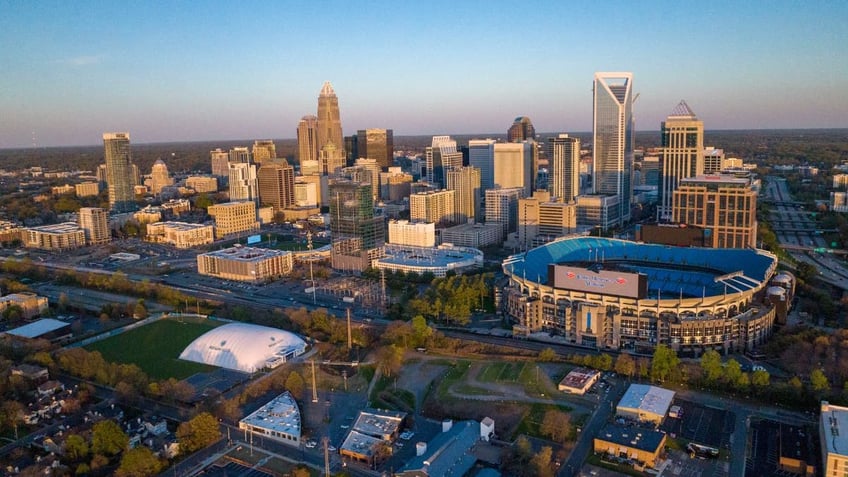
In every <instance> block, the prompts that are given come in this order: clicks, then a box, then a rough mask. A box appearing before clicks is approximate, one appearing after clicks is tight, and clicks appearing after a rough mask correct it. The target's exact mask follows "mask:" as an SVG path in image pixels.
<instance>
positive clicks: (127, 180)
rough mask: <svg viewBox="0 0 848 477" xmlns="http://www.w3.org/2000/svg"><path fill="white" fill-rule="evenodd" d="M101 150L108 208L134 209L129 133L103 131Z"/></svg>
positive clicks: (117, 210) (121, 210)
mask: <svg viewBox="0 0 848 477" xmlns="http://www.w3.org/2000/svg"><path fill="white" fill-rule="evenodd" d="M103 150H104V155H105V158H106V185H107V188H108V190H109V208H110V210H111V211H112V212H118V213H120V212H132V211H134V210H136V203H135V193H134V191H133V187H134V186H135V178H134V174H133V164H132V155H131V154H130V133H128V132H117V133H103Z"/></svg>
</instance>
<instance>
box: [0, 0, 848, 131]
mask: <svg viewBox="0 0 848 477" xmlns="http://www.w3.org/2000/svg"><path fill="white" fill-rule="evenodd" d="M508 7H509V4H506V3H493V4H489V3H486V4H478V3H467V4H453V3H451V4H448V3H443V4H440V3H438V2H437V3H436V4H433V5H431V4H427V5H422V6H419V5H414V4H408V5H407V4H404V5H395V4H389V3H379V2H378V3H372V4H368V5H358V4H346V3H342V2H331V5H326V4H321V5H311V4H280V5H278V4H265V3H261V2H260V3H257V4H254V5H251V8H245V7H242V6H235V5H227V4H224V3H221V4H210V5H208V8H204V9H203V11H200V10H197V9H195V8H193V6H191V5H177V6H174V5H167V6H166V5H165V4H143V5H109V4H107V5H102V4H87V3H73V4H63V3H56V4H29V3H23V4H12V3H7V4H6V7H5V8H4V15H3V17H2V18H0V27H2V28H0V44H2V45H6V46H8V47H7V48H0V59H2V62H3V64H4V67H5V71H4V74H3V75H0V111H3V113H4V114H2V115H0V148H9V147H31V146H32V145H33V144H36V145H38V146H58V145H89V144H96V143H97V140H98V138H99V137H100V135H101V134H102V132H103V131H116V130H125V131H131V132H132V133H133V136H134V138H137V139H136V141H135V142H136V143H151V142H169V141H203V140H216V139H237V138H294V137H295V135H296V129H297V125H298V121H299V120H300V118H301V117H303V116H304V115H309V114H314V109H315V102H316V100H317V94H316V93H317V92H318V91H319V90H320V86H321V85H322V84H323V82H324V81H331V82H332V84H333V87H334V89H335V90H336V93H337V95H338V97H339V103H340V109H341V115H342V117H341V122H342V124H344V125H345V129H346V130H347V131H349V132H350V131H357V130H360V129H369V128H375V127H382V128H391V129H394V132H395V135H397V136H404V135H439V134H457V135H459V134H474V133H484V132H486V131H488V132H501V131H503V132H505V131H506V130H507V129H508V127H509V126H510V123H511V122H512V120H513V119H514V118H516V117H519V116H528V117H529V118H531V119H532V121H533V123H534V125H535V126H536V129H537V130H538V131H542V132H545V131H547V132H586V131H591V122H592V99H591V88H592V84H591V80H592V75H593V73H595V72H597V71H632V72H633V74H634V79H635V81H634V93H638V94H639V95H640V98H639V101H638V102H637V103H636V104H635V106H634V111H635V117H636V130H638V131H646V130H659V125H660V122H661V121H662V120H663V119H664V118H665V116H666V114H667V112H668V111H669V110H670V109H671V108H672V107H673V106H674V105H675V104H677V103H678V102H679V101H680V100H681V99H685V100H686V101H687V102H688V103H689V104H690V105H691V106H692V107H693V108H694V109H696V110H697V111H698V112H699V117H700V118H701V119H702V120H703V121H704V122H705V124H707V125H709V129H715V130H721V129H779V128H841V127H848V117H846V116H845V114H844V111H845V110H846V109H848V95H845V94H844V91H845V90H846V86H848V53H846V52H845V49H844V48H842V47H841V45H844V44H846V43H848V29H846V28H845V27H844V24H843V22H842V21H841V20H842V19H844V18H846V15H848V6H846V5H845V4H843V3H840V2H826V1H821V2H814V4H806V5H805V6H804V7H803V8H801V7H799V6H797V4H792V3H789V2H777V3H774V4H770V6H769V8H768V9H763V8H760V7H759V6H757V5H740V4H735V3H715V4H710V5H699V6H698V7H697V11H695V7H694V6H690V7H687V6H685V5H683V6H681V5H680V4H677V3H674V4H672V3H657V4H652V5H649V6H638V7H637V6H634V5H631V4H627V3H614V4H610V5H609V8H604V9H600V10H602V11H599V10H598V8H597V7H596V6H594V5H590V4H584V5H557V4H547V3H544V2H542V3H536V4H533V3H530V4H528V5H526V8H523V9H522V13H521V15H512V14H508ZM439 11H444V12H449V14H450V18H451V19H453V20H454V21H439V22H435V21H431V20H432V16H433V14H434V12H439ZM327 12H332V15H330V14H328V13H327ZM569 17H573V18H575V19H579V21H573V22H565V23H563V19H566V18H569ZM257 18H262V19H263V24H264V25H267V26H268V28H267V29H265V30H263V31H262V32H261V34H259V33H260V32H258V31H256V19H257ZM459 20H461V21H459ZM93 25H96V28H95V27H93ZM563 25H568V27H565V26H563ZM236 32H239V33H236ZM248 32H250V34H247V33H248ZM33 33H37V34H33ZM308 38H312V39H311V40H307V39H308ZM69 39H70V41H69ZM528 45H530V47H529V48H528ZM660 46H661V47H660ZM256 63H260V64H262V65H263V69H262V73H261V74H260V73H255V72H256V71H258V69H257V68H251V65H255V64H256ZM239 65H240V66H241V67H244V68H245V71H248V73H246V74H238V75H236V74H232V73H230V71H232V69H236V70H238V69H239ZM433 65H439V67H438V68H433V67H432V66H433Z"/></svg>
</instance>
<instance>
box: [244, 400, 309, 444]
mask: <svg viewBox="0 0 848 477" xmlns="http://www.w3.org/2000/svg"><path fill="white" fill-rule="evenodd" d="M241 422H242V423H244V424H247V425H249V426H253V427H259V428H262V429H268V430H270V431H274V432H280V433H282V434H287V435H290V436H294V437H296V438H297V439H300V410H299V409H298V408H297V402H295V400H294V398H293V397H292V395H291V394H289V393H288V391H286V392H284V393H283V394H280V395H279V396H277V397H275V398H274V399H272V400H271V401H269V402H268V403H267V404H265V405H264V406H262V407H260V408H259V409H257V410H255V411H253V413H252V414H250V415H249V416H247V417H245V418H244V419H242V420H241Z"/></svg>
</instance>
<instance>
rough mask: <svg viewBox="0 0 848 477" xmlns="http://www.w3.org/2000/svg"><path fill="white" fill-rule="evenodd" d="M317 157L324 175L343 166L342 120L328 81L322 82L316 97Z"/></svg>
mask: <svg viewBox="0 0 848 477" xmlns="http://www.w3.org/2000/svg"><path fill="white" fill-rule="evenodd" d="M317 128H318V155H319V156H320V160H321V162H322V168H323V170H324V173H326V174H335V173H337V172H338V170H339V169H341V168H342V167H344V166H345V162H346V160H347V156H346V155H345V150H344V147H345V146H344V136H343V135H342V120H341V115H340V114H339V98H338V96H336V92H335V91H334V90H333V85H331V84H330V82H329V81H326V82H324V86H322V87H321V93H320V94H319V95H318V123H317Z"/></svg>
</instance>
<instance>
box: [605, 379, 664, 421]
mask: <svg viewBox="0 0 848 477" xmlns="http://www.w3.org/2000/svg"><path fill="white" fill-rule="evenodd" d="M672 399H674V391H671V390H669V389H663V388H660V387H657V386H649V385H647V384H631V385H630V387H629V388H627V392H625V393H624V396H622V398H621V400H620V401H619V402H618V407H619V408H625V409H638V410H640V411H644V412H650V413H652V414H657V415H660V416H665V414H666V413H667V412H668V408H669V406H671V401H672Z"/></svg>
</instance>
